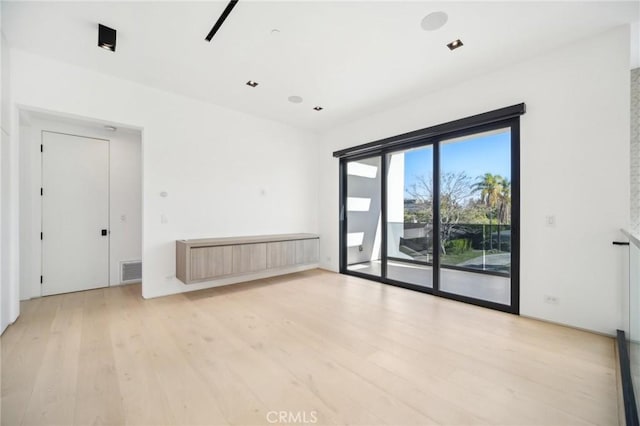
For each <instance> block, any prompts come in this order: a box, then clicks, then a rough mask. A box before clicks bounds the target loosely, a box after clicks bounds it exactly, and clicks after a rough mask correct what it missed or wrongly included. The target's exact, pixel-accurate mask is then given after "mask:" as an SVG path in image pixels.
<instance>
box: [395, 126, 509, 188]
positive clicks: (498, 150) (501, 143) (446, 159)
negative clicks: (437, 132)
mask: <svg viewBox="0 0 640 426" xmlns="http://www.w3.org/2000/svg"><path fill="white" fill-rule="evenodd" d="M510 139H511V138H510V132H509V130H506V131H505V132H504V133H497V134H487V135H479V136H478V135H473V136H470V137H469V138H468V139H464V140H456V141H454V142H449V143H447V142H446V141H443V142H442V143H441V145H440V157H441V160H440V170H441V171H442V172H454V173H457V172H462V171H464V172H466V173H467V175H468V176H470V177H471V178H472V179H473V180H475V179H476V178H477V177H478V176H482V175H484V174H485V173H492V174H494V175H501V176H503V177H506V178H507V179H509V180H511V141H510ZM404 166H405V188H408V187H410V186H411V184H412V183H414V182H415V180H416V176H419V175H424V176H426V177H427V178H428V177H429V176H430V175H431V173H432V171H433V149H432V148H431V147H423V148H419V149H416V150H412V151H407V152H406V153H405V157H404Z"/></svg>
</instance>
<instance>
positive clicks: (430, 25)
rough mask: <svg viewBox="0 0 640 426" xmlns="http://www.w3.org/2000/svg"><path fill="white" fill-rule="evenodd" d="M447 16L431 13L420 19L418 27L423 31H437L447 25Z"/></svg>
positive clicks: (441, 13)
mask: <svg viewBox="0 0 640 426" xmlns="http://www.w3.org/2000/svg"><path fill="white" fill-rule="evenodd" d="M448 20H449V16H448V15H447V14H446V13H444V12H433V13H430V14H428V15H427V16H425V17H424V18H422V22H421V23H420V26H421V27H422V29H423V30H425V31H435V30H439V29H440V28H442V27H443V26H444V24H446V23H447V21H448Z"/></svg>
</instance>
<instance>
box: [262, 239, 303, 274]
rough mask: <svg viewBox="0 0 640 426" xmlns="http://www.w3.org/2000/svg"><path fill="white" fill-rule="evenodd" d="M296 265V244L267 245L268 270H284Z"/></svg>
mask: <svg viewBox="0 0 640 426" xmlns="http://www.w3.org/2000/svg"><path fill="white" fill-rule="evenodd" d="M295 264H296V242H295V241H278V242H275V243H267V268H269V269H273V268H283V267H285V266H293V265H295Z"/></svg>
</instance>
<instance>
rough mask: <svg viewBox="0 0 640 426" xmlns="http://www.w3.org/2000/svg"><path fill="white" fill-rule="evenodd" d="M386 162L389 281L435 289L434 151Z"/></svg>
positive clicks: (429, 149) (422, 150)
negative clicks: (433, 269)
mask: <svg viewBox="0 0 640 426" xmlns="http://www.w3.org/2000/svg"><path fill="white" fill-rule="evenodd" d="M386 161H387V205H386V209H387V210H386V214H387V224H386V226H387V278H389V279H392V280H395V281H400V282H404V283H409V284H415V285H420V286H425V287H433V272H432V262H433V147H431V146H426V147H421V148H417V149H410V150H406V151H401V152H394V153H391V154H387V156H386Z"/></svg>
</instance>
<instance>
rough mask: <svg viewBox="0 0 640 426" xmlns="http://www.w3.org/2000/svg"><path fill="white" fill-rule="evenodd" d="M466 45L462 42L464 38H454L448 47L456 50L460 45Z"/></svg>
mask: <svg viewBox="0 0 640 426" xmlns="http://www.w3.org/2000/svg"><path fill="white" fill-rule="evenodd" d="M462 46H464V44H463V43H462V40H460V39H457V40H453V41H452V42H451V43H448V44H447V47H448V48H449V50H454V49H457V48H458V47H462Z"/></svg>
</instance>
